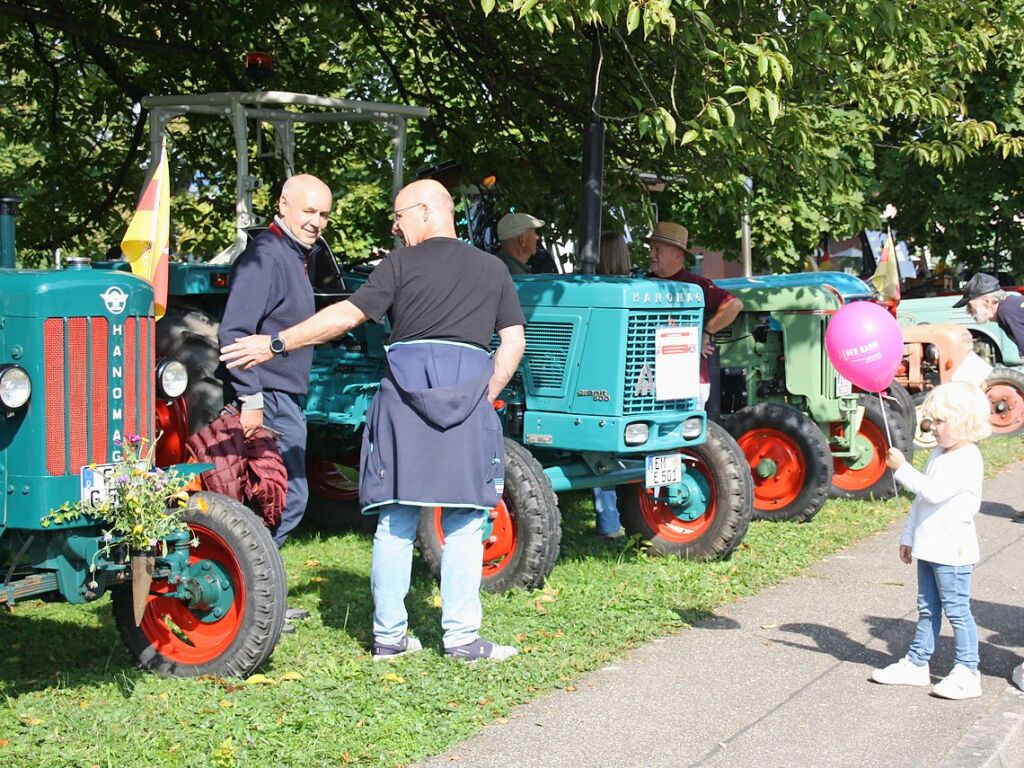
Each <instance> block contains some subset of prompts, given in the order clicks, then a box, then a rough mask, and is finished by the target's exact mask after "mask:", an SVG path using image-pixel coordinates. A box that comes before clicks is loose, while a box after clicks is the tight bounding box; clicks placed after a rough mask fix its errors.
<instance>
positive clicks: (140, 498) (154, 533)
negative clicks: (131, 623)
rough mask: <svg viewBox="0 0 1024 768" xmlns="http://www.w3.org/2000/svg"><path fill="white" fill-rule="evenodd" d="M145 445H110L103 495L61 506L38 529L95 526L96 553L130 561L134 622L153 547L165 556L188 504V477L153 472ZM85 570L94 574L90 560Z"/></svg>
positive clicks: (133, 438) (137, 440) (136, 440)
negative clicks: (112, 453)
mask: <svg viewBox="0 0 1024 768" xmlns="http://www.w3.org/2000/svg"><path fill="white" fill-rule="evenodd" d="M149 442H150V441H148V440H146V439H145V438H143V437H140V436H139V435H129V436H128V437H127V438H126V439H125V440H124V441H115V443H116V444H117V445H119V446H120V447H121V457H120V459H119V460H118V461H117V462H115V463H114V464H112V465H111V466H110V467H108V468H107V471H106V472H105V473H104V474H105V482H104V486H105V493H103V494H100V496H99V498H98V499H97V500H94V501H90V502H86V501H77V502H73V503H72V502H65V503H64V504H62V505H61V506H60V507H58V508H57V509H55V510H53V511H51V512H50V513H49V514H48V515H47V516H46V517H45V518H43V520H42V526H43V527H44V528H46V527H49V526H50V525H51V524H60V523H66V522H70V521H73V520H78V519H79V518H81V517H82V516H83V515H85V516H87V517H90V518H93V519H95V520H96V521H97V522H99V524H100V526H101V528H102V529H103V544H102V546H101V547H100V548H99V550H98V551H97V555H99V554H101V553H102V554H104V555H108V556H109V555H111V554H112V553H113V552H114V551H115V550H117V549H121V550H123V551H124V554H126V555H127V557H128V558H130V562H131V573H132V593H133V599H134V607H135V623H136V624H138V623H139V622H140V621H141V620H142V614H143V612H144V611H145V607H146V598H147V596H148V594H149V586H150V584H151V582H152V580H153V564H154V561H155V558H156V548H157V546H162V547H163V550H162V554H163V555H166V554H167V543H166V539H167V537H168V536H170V535H171V534H173V533H178V532H179V531H184V530H187V528H188V526H187V525H186V524H185V522H184V521H183V520H182V519H181V514H180V512H179V510H180V508H181V507H184V506H185V505H186V504H187V503H188V498H189V497H188V492H187V491H186V486H187V484H188V478H187V477H183V476H181V475H179V474H178V473H177V472H175V471H173V470H171V471H165V470H162V469H153V449H154V447H155V443H154V444H152V445H148V446H147V444H149ZM90 466H91V468H92V469H96V466H95V465H90ZM89 571H90V573H95V571H96V563H95V558H94V559H93V562H92V563H90V567H89ZM91 586H93V587H95V582H94V583H93V584H92V585H91Z"/></svg>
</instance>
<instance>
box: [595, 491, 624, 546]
mask: <svg viewBox="0 0 1024 768" xmlns="http://www.w3.org/2000/svg"><path fill="white" fill-rule="evenodd" d="M594 510H595V511H596V512H597V535H598V536H608V535H609V534H612V533H618V532H619V528H621V527H622V523H621V522H620V521H619V501H618V498H617V497H616V495H615V489H614V488H595V489H594Z"/></svg>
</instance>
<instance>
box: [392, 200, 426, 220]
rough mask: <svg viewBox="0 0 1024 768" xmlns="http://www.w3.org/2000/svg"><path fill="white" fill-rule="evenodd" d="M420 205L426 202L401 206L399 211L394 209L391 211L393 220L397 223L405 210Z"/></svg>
mask: <svg viewBox="0 0 1024 768" xmlns="http://www.w3.org/2000/svg"><path fill="white" fill-rule="evenodd" d="M420 205H426V203H413V204H412V205H407V206H405V207H404V208H399V209H398V210H397V211H392V212H391V220H392V221H394V222H395V223H397V222H398V220H399V219H400V218H402V214H403V213H404V212H405V211H408V210H409V209H410V208H416V207H417V206H420Z"/></svg>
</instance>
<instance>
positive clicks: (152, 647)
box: [112, 492, 288, 677]
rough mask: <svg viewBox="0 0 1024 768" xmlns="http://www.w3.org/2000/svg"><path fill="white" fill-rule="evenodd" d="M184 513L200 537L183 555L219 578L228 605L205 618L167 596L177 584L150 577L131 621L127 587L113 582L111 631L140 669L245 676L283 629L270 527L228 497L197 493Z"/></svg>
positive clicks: (280, 574) (279, 571)
mask: <svg viewBox="0 0 1024 768" xmlns="http://www.w3.org/2000/svg"><path fill="white" fill-rule="evenodd" d="M183 518H184V520H185V522H187V523H188V525H189V527H190V528H191V530H192V533H193V535H194V536H195V537H196V538H197V539H198V542H199V544H198V546H196V547H193V548H191V551H190V552H189V563H190V565H196V567H198V568H200V569H202V570H201V572H207V571H208V572H209V573H210V574H213V575H214V576H215V577H216V576H219V577H220V578H221V580H222V581H223V580H224V579H226V581H227V582H228V583H229V584H228V585H229V588H230V598H231V599H230V605H228V606H227V608H226V611H225V612H224V615H223V616H222V617H221V618H219V619H216V620H208V619H209V618H210V617H209V616H207V617H203V616H200V615H198V614H197V613H194V612H193V611H192V610H190V608H189V607H188V605H186V604H185V602H184V601H182V600H179V599H178V598H175V597H170V594H172V593H173V592H174V591H175V589H176V588H177V585H173V584H169V583H168V582H167V581H166V580H163V581H161V580H156V581H154V582H153V584H152V586H151V588H150V593H149V598H148V602H147V605H146V609H145V613H144V615H143V617H142V623H141V624H140V625H139V626H135V619H134V613H133V609H132V589H131V586H130V585H126V586H120V587H117V588H116V589H114V590H113V593H112V598H113V605H114V622H115V624H116V625H117V630H118V632H119V633H120V634H121V639H122V640H123V641H124V644H125V647H126V648H127V649H128V653H129V654H130V655H131V656H132V657H133V658H134V659H135V661H136V662H137V663H138V665H139V666H140V667H142V668H143V669H148V670H151V671H153V672H157V673H159V674H161V675H166V676H168V677H195V676H197V675H213V676H216V677H248V676H249V675H250V674H252V673H253V672H254V671H255V670H256V669H257V668H259V666H260V665H262V664H263V663H264V662H266V660H267V659H268V658H270V654H271V652H272V651H273V650H274V646H275V645H276V644H277V641H278V638H279V637H280V636H281V628H282V627H283V626H284V614H285V608H286V602H287V593H288V585H287V581H286V577H285V572H284V564H283V563H282V562H281V555H280V554H279V553H278V551H277V547H276V546H275V545H274V541H273V539H272V538H271V537H270V532H269V531H267V529H266V528H265V527H264V526H263V525H262V524H260V522H259V520H257V519H256V517H255V515H254V514H253V512H252V511H251V510H249V509H248V508H247V507H245V506H243V505H242V504H240V503H239V502H237V501H235V500H234V499H229V498H227V497H226V496H221V495H220V494H216V493H207V492H202V493H197V494H195V495H194V496H192V498H191V499H190V501H189V506H188V507H187V508H186V509H185V510H183ZM204 561H209V562H210V563H211V567H210V568H209V569H203V563H204Z"/></svg>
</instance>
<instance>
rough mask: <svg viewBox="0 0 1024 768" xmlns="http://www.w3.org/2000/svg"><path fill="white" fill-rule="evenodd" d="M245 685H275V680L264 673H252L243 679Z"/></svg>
mask: <svg viewBox="0 0 1024 768" xmlns="http://www.w3.org/2000/svg"><path fill="white" fill-rule="evenodd" d="M245 684H246V685H277V681H275V680H274V678H272V677H267V676H266V675H253V676H252V677H250V678H249V679H248V680H246V681H245Z"/></svg>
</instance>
